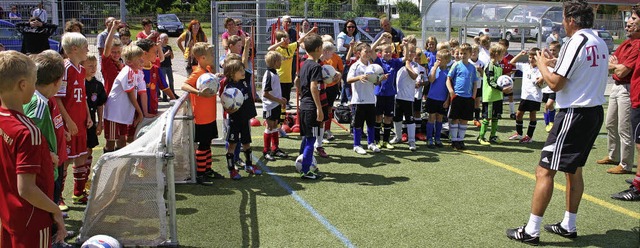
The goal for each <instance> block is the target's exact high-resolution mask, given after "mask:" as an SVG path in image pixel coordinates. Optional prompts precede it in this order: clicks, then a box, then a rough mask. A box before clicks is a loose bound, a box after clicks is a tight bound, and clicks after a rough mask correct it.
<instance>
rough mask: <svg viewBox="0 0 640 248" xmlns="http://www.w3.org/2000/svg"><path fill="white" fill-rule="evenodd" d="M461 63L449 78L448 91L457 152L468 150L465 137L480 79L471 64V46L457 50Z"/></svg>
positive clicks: (453, 145)
mask: <svg viewBox="0 0 640 248" xmlns="http://www.w3.org/2000/svg"><path fill="white" fill-rule="evenodd" d="M457 51H458V54H459V56H460V61H459V62H458V63H455V64H454V65H453V66H452V67H451V70H449V75H448V77H447V89H448V90H449V97H450V98H451V109H450V110H449V123H450V124H449V135H450V136H451V146H452V147H453V148H454V149H455V150H466V149H467V148H466V146H465V144H464V135H465V133H466V132H467V122H468V121H471V120H473V109H474V106H475V99H474V98H475V96H476V91H477V88H476V87H475V86H476V84H478V83H479V82H478V81H479V79H478V75H477V74H476V68H475V67H474V66H473V65H472V64H471V63H469V57H471V45H469V43H464V44H462V45H460V46H459V47H458V48H457Z"/></svg>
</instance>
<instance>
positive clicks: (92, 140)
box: [87, 124, 100, 148]
mask: <svg viewBox="0 0 640 248" xmlns="http://www.w3.org/2000/svg"><path fill="white" fill-rule="evenodd" d="M99 144H100V142H98V134H97V133H96V125H95V124H94V125H93V126H92V127H90V128H89V129H87V148H94V147H96V146H98V145H99Z"/></svg>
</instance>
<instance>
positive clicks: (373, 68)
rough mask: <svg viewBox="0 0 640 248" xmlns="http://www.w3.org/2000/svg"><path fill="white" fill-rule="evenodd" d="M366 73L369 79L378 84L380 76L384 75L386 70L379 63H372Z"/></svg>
mask: <svg viewBox="0 0 640 248" xmlns="http://www.w3.org/2000/svg"><path fill="white" fill-rule="evenodd" d="M364 74H366V75H367V80H368V81H369V82H370V83H372V84H378V83H379V82H380V78H382V76H384V70H383V69H382V66H380V65H378V64H370V65H369V66H367V69H365V71H364Z"/></svg>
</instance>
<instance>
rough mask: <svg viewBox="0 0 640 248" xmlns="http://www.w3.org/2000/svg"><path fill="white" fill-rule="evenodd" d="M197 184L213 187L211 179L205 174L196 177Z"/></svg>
mask: <svg viewBox="0 0 640 248" xmlns="http://www.w3.org/2000/svg"><path fill="white" fill-rule="evenodd" d="M196 183H197V184H200V185H204V186H211V185H213V182H212V181H211V178H209V177H207V176H206V175H204V174H202V175H199V176H196Z"/></svg>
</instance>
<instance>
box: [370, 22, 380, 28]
mask: <svg viewBox="0 0 640 248" xmlns="http://www.w3.org/2000/svg"><path fill="white" fill-rule="evenodd" d="M369 26H370V27H380V20H370V21H369Z"/></svg>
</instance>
